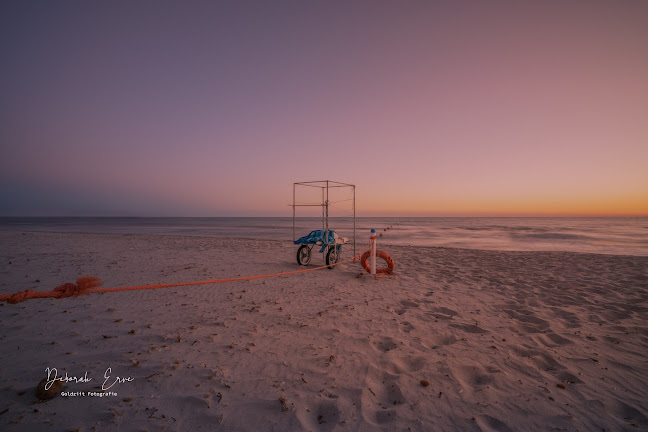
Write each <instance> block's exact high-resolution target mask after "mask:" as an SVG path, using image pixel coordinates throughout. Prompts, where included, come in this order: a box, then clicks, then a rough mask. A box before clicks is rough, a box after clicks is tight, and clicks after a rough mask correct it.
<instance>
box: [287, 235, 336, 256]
mask: <svg viewBox="0 0 648 432" xmlns="http://www.w3.org/2000/svg"><path fill="white" fill-rule="evenodd" d="M324 232H325V231H324V230H315V231H311V232H310V234H308V235H307V236H304V237H300V238H299V239H297V240H295V242H294V243H295V244H316V243H317V242H320V241H321V242H322V243H323V244H322V249H321V250H320V252H324V249H325V248H326V241H324ZM328 234H329V236H328V237H329V241H328V244H330V245H332V244H334V243H335V231H333V230H329V232H328ZM339 248H340V247H339V246H338V249H339Z"/></svg>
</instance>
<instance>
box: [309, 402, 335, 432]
mask: <svg viewBox="0 0 648 432" xmlns="http://www.w3.org/2000/svg"><path fill="white" fill-rule="evenodd" d="M314 414H315V421H316V423H317V430H320V431H330V430H333V429H334V428H335V427H336V426H338V422H339V421H340V410H339V409H338V407H337V403H336V402H330V401H327V402H323V403H321V404H319V405H318V407H317V409H316V410H315V413H314Z"/></svg>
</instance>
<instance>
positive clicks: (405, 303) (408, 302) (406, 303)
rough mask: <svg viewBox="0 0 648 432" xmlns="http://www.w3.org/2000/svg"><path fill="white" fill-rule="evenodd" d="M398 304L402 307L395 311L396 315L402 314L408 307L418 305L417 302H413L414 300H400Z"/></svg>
mask: <svg viewBox="0 0 648 432" xmlns="http://www.w3.org/2000/svg"><path fill="white" fill-rule="evenodd" d="M400 304H401V305H402V306H403V307H402V308H401V309H398V310H397V311H396V313H397V314H398V315H403V314H404V313H405V312H407V310H408V309H411V308H418V307H419V304H418V303H417V302H414V301H411V300H401V302H400Z"/></svg>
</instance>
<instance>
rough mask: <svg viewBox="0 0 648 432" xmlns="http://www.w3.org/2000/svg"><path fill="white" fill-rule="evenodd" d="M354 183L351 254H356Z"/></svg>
mask: <svg viewBox="0 0 648 432" xmlns="http://www.w3.org/2000/svg"><path fill="white" fill-rule="evenodd" d="M355 219H356V214H355V185H354V186H353V256H355V255H356V232H355V231H356V220H355Z"/></svg>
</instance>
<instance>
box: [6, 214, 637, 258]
mask: <svg viewBox="0 0 648 432" xmlns="http://www.w3.org/2000/svg"><path fill="white" fill-rule="evenodd" d="M321 225H322V221H321V219H318V218H300V219H298V220H297V227H296V230H295V236H296V237H300V236H303V235H306V234H308V233H309V232H310V231H311V230H313V229H319V228H321ZM329 226H330V228H331V229H334V230H336V231H338V233H340V234H341V235H342V236H345V237H352V236H353V220H352V219H350V218H331V219H330V220H329ZM292 228H293V225H292V218H259V217H254V218H127V217H124V218H120V217H117V218H116V217H105V218H103V217H56V218H49V217H48V218H6V217H5V218H0V230H12V231H53V232H88V233H122V234H154V235H185V236H213V237H241V238H259V239H271V240H291V239H292V238H293V237H292V236H293V229H292ZM371 228H375V229H376V230H377V231H378V232H379V233H380V234H382V236H381V237H380V238H379V242H380V243H382V244H393V245H416V246H444V247H454V248H469V249H491V250H493V249H494V250H517V251H572V252H592V253H603V254H617V255H641V256H648V218H646V217H642V218H357V219H356V239H357V242H358V244H362V245H364V244H365V243H367V242H368V239H369V231H370V229H371ZM385 229H386V230H385Z"/></svg>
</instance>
